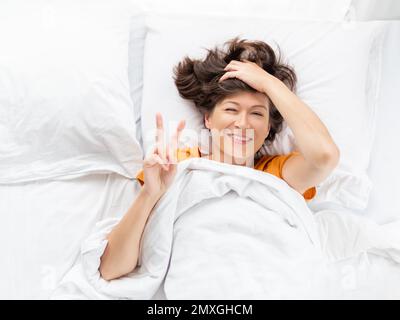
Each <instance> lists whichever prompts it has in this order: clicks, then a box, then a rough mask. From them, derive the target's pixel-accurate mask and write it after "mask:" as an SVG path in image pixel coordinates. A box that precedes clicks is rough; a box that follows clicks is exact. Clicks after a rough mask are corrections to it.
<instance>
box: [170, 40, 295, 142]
mask: <svg viewBox="0 0 400 320" xmlns="http://www.w3.org/2000/svg"><path fill="white" fill-rule="evenodd" d="M278 51H279V52H278V54H276V53H275V51H274V50H273V49H272V48H271V47H270V46H269V45H268V44H266V43H265V42H263V41H249V40H246V39H239V38H234V39H232V40H229V41H227V42H226V43H224V45H223V46H222V47H221V48H220V47H218V46H217V47H215V48H213V49H207V56H206V58H205V59H202V60H196V59H191V58H189V57H187V56H186V57H185V58H184V59H183V60H182V61H181V62H179V63H178V65H177V66H175V68H174V81H175V85H176V87H177V89H178V91H179V95H180V96H181V97H182V98H184V99H187V100H190V101H192V102H193V103H194V104H195V106H196V107H197V108H198V109H199V111H200V112H201V113H202V114H204V113H205V112H212V110H213V109H214V107H215V105H216V104H217V103H218V102H220V101H222V100H223V99H225V98H226V97H227V96H229V95H232V94H235V93H238V92H241V91H247V92H256V90H255V89H253V88H252V87H250V86H249V85H247V84H246V83H245V82H243V81H241V80H239V79H232V78H231V79H227V80H225V81H222V82H221V83H219V82H218V81H219V79H220V78H221V77H222V76H223V75H224V74H225V72H226V71H225V70H224V68H225V67H226V66H227V65H228V64H229V62H230V61H232V60H238V61H240V60H242V59H247V60H249V61H252V62H254V63H256V64H257V65H259V66H260V67H261V68H263V69H264V70H265V71H267V72H268V73H269V74H271V75H273V76H274V77H276V78H278V79H280V80H281V81H282V82H283V83H285V84H286V86H287V87H288V88H289V89H290V90H291V91H295V89H296V82H297V77H296V74H295V72H294V70H293V68H292V67H290V66H289V65H287V64H285V63H283V62H282V61H281V54H280V50H278ZM269 106H270V107H269V123H270V132H269V135H268V137H267V139H266V140H265V142H266V143H267V144H271V143H272V142H273V141H274V139H275V136H276V134H277V133H279V132H280V131H281V129H282V123H283V118H282V115H281V114H280V113H279V111H278V110H277V109H276V107H275V106H274V105H273V103H272V101H271V100H270V99H269Z"/></svg>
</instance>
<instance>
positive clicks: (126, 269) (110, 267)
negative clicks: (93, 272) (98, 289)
mask: <svg viewBox="0 0 400 320" xmlns="http://www.w3.org/2000/svg"><path fill="white" fill-rule="evenodd" d="M107 258H108V259H109V258H110V257H104V255H103V256H102V257H101V259H100V266H99V272H100V276H101V277H102V278H103V279H104V280H107V281H111V280H115V279H118V278H120V277H122V276H124V275H126V274H128V273H130V272H132V271H133V270H134V269H135V268H136V265H137V257H136V258H135V259H132V260H131V261H124V265H118V264H115V263H111V262H112V261H109V260H107Z"/></svg>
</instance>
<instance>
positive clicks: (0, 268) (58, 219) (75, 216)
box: [0, 174, 140, 299]
mask: <svg viewBox="0 0 400 320" xmlns="http://www.w3.org/2000/svg"><path fill="white" fill-rule="evenodd" d="M139 188H140V187H139V185H138V183H137V181H136V180H130V179H127V178H125V177H122V176H120V175H117V174H106V175H88V176H84V177H80V178H76V179H71V180H58V181H40V182H31V183H21V184H16V185H12V186H11V185H10V186H7V185H0V199H1V201H0V215H1V217H2V219H1V223H0V252H1V255H2V259H1V260H2V261H1V263H0V275H1V277H2V279H1V280H0V281H1V285H0V299H47V298H48V297H49V296H50V294H51V292H52V291H53V290H54V288H55V287H56V285H57V282H58V281H59V280H60V279H61V278H62V277H63V276H64V274H65V273H66V271H67V270H68V269H69V268H70V267H71V266H72V265H73V263H74V261H75V259H76V258H77V256H78V253H79V250H80V246H81V243H82V240H83V239H84V238H86V237H87V235H88V234H89V233H90V231H91V229H92V228H93V226H94V224H95V223H96V222H97V221H98V220H100V219H103V218H106V217H113V216H115V217H116V216H119V215H122V214H124V213H125V212H126V210H127V209H128V207H129V206H130V204H131V203H132V201H133V199H134V197H135V194H136V192H137V191H138V189H139Z"/></svg>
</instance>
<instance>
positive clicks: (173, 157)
mask: <svg viewBox="0 0 400 320" xmlns="http://www.w3.org/2000/svg"><path fill="white" fill-rule="evenodd" d="M184 128H185V121H184V120H181V121H180V122H179V123H178V126H177V128H176V131H175V132H174V134H173V135H172V137H171V142H170V144H169V146H168V152H167V155H168V160H169V161H170V163H173V164H176V163H177V162H178V159H177V150H178V145H179V137H180V135H181V133H182V131H183V129H184Z"/></svg>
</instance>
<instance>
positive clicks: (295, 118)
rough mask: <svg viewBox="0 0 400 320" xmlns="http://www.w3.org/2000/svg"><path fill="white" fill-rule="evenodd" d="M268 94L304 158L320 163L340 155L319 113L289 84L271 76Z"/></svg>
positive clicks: (313, 162) (266, 89)
mask: <svg viewBox="0 0 400 320" xmlns="http://www.w3.org/2000/svg"><path fill="white" fill-rule="evenodd" d="M265 93H266V94H267V96H268V97H269V98H270V99H271V100H272V102H273V103H274V105H275V106H276V108H277V109H278V111H279V112H280V114H281V115H282V117H283V118H284V119H285V121H286V122H287V124H288V126H289V127H290V129H291V130H292V131H293V134H294V136H295V139H296V144H297V146H298V147H299V149H300V152H301V153H302V155H303V156H304V158H305V159H306V160H307V161H309V162H310V163H312V164H315V165H316V166H320V165H325V164H326V162H327V161H328V162H329V160H330V159H334V161H335V158H337V157H338V154H339V150H338V148H337V146H336V144H335V142H334V141H333V139H332V137H331V135H330V134H329V132H328V129H327V128H326V127H325V125H324V124H323V123H322V121H321V120H320V119H319V118H318V116H317V115H316V114H315V113H314V112H313V111H312V110H311V109H310V108H309V107H308V106H307V105H306V104H305V103H304V102H303V101H301V100H300V99H299V98H298V97H297V96H296V95H295V94H294V93H293V92H292V91H290V90H289V89H288V88H287V87H286V85H285V84H284V83H283V82H282V81H280V80H279V79H277V78H275V77H272V76H271V77H270V78H269V81H268V83H266V85H265Z"/></svg>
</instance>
